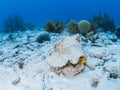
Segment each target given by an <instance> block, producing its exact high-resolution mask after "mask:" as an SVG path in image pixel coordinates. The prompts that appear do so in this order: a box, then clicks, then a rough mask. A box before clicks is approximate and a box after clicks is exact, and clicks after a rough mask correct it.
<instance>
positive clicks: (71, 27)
mask: <svg viewBox="0 0 120 90" xmlns="http://www.w3.org/2000/svg"><path fill="white" fill-rule="evenodd" d="M67 28H68V32H69V33H70V34H77V33H79V30H78V23H77V22H76V21H75V20H70V22H69V23H68V24H67Z"/></svg>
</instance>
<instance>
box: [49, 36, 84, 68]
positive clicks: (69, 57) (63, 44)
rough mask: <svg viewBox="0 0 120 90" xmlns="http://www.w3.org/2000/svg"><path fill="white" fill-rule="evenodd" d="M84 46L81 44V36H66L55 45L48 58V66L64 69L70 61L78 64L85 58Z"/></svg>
mask: <svg viewBox="0 0 120 90" xmlns="http://www.w3.org/2000/svg"><path fill="white" fill-rule="evenodd" d="M83 55H84V53H83V50H82V45H81V44H80V36H79V34H76V35H75V36H65V37H63V38H61V39H60V40H58V41H57V42H56V43H55V44H54V48H53V51H51V53H50V55H49V57H48V58H47V61H48V64H49V65H50V66H52V67H63V66H65V65H66V63H67V62H68V61H70V62H71V63H72V64H77V63H78V61H79V58H80V57H81V56H83Z"/></svg>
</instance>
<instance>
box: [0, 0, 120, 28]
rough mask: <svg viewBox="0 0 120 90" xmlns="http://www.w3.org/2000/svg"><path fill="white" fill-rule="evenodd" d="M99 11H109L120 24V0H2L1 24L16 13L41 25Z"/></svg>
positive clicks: (85, 17) (85, 16) (0, 10)
mask: <svg viewBox="0 0 120 90" xmlns="http://www.w3.org/2000/svg"><path fill="white" fill-rule="evenodd" d="M98 12H106V13H108V14H109V15H110V16H111V17H113V18H114V20H115V22H116V24H117V25H120V0H0V24H1V23H2V22H3V20H4V19H5V17H6V16H8V15H13V14H16V13H17V14H20V15H21V16H22V17H23V18H24V20H25V21H26V22H34V23H36V24H38V25H40V26H41V25H43V24H44V23H45V21H46V20H48V19H52V20H64V21H68V20H70V19H71V18H72V19H76V20H81V19H90V18H91V17H92V15H93V14H95V13H98Z"/></svg>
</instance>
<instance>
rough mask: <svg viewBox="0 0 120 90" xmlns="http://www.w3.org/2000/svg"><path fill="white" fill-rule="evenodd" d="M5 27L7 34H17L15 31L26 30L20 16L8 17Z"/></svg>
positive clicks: (4, 22) (4, 23)
mask: <svg viewBox="0 0 120 90" xmlns="http://www.w3.org/2000/svg"><path fill="white" fill-rule="evenodd" d="M3 27H4V31H5V32H15V31H24V30H26V28H25V23H24V21H23V18H22V17H21V16H19V15H18V14H16V15H13V16H8V17H7V18H6V19H5V20H4V21H3Z"/></svg>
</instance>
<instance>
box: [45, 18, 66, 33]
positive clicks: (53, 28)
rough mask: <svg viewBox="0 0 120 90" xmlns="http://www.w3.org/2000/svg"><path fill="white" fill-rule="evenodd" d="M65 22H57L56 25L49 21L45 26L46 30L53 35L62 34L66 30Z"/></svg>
mask: <svg viewBox="0 0 120 90" xmlns="http://www.w3.org/2000/svg"><path fill="white" fill-rule="evenodd" d="M64 26H65V25H64V22H59V21H57V22H56V23H54V22H52V21H51V20H48V21H47V23H46V24H45V25H44V29H45V31H47V32H53V33H61V32H62V31H63V30H64Z"/></svg>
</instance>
